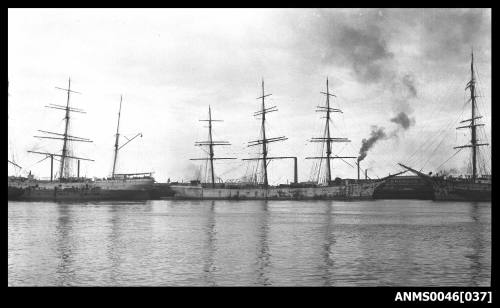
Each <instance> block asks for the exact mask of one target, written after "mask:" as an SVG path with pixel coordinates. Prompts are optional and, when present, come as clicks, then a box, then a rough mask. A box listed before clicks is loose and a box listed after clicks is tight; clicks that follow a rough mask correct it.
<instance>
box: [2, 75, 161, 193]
mask: <svg viewBox="0 0 500 308" xmlns="http://www.w3.org/2000/svg"><path fill="white" fill-rule="evenodd" d="M56 88H57V87H56ZM57 89H60V90H63V91H65V92H67V101H66V105H65V106H64V105H55V104H50V105H49V106H46V107H48V108H51V109H58V110H63V111H65V118H64V120H65V129H64V132H63V133H62V134H61V133H55V132H49V131H43V130H39V132H41V133H43V134H44V135H43V136H35V137H37V138H40V139H52V140H54V139H55V140H62V141H63V146H62V150H61V153H60V154H59V153H50V152H39V151H28V152H29V153H33V154H38V155H43V156H45V157H44V158H43V159H42V160H40V161H39V162H41V161H43V160H45V159H49V158H50V180H41V179H35V178H34V177H33V176H32V175H31V173H30V176H28V178H18V177H9V179H8V190H9V200H25V201H63V200H64V201H88V200H144V199H149V196H150V192H151V189H152V187H153V184H154V178H153V177H152V173H151V172H145V173H123V174H117V173H115V168H116V161H117V156H118V151H119V150H120V149H121V148H122V147H124V146H125V145H126V144H128V143H129V142H131V141H132V140H133V139H135V138H136V137H138V136H141V137H142V134H141V133H139V134H137V135H136V136H134V137H133V138H131V139H128V141H127V142H126V143H125V144H123V145H121V146H119V135H120V134H119V125H120V113H121V104H122V99H121V97H120V110H119V112H118V125H117V131H116V140H115V153H114V160H113V171H112V175H111V177H109V178H103V179H98V178H87V177H80V161H94V160H92V159H89V158H83V157H77V156H75V155H74V154H73V153H72V151H71V150H70V147H69V143H70V142H92V141H91V140H90V139H88V138H82V137H76V136H73V135H70V134H69V127H70V118H71V117H70V114H71V112H76V113H85V112H84V111H83V110H82V109H79V108H75V107H71V106H70V95H71V93H79V92H76V91H73V90H71V79H69V80H68V88H67V89H62V88H57ZM54 160H58V161H59V162H60V165H59V173H58V177H57V179H55V177H54ZM71 160H76V161H77V164H78V167H77V174H76V176H74V175H73V174H72V172H71V171H72V170H71V167H70V166H71V165H70V161H71Z"/></svg>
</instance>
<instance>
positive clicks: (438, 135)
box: [406, 104, 466, 163]
mask: <svg viewBox="0 0 500 308" xmlns="http://www.w3.org/2000/svg"><path fill="white" fill-rule="evenodd" d="M465 105H466V104H464V105H463V106H462V112H461V113H460V115H459V116H458V118H457V120H455V121H451V122H449V123H448V125H447V126H446V127H444V128H443V129H441V130H439V131H438V133H437V134H436V135H435V136H433V137H431V142H428V143H427V145H426V146H424V147H421V148H417V149H416V150H415V152H414V153H413V154H412V155H411V156H410V158H408V159H407V160H406V162H407V163H408V162H410V161H411V159H412V158H413V156H414V155H415V154H416V153H418V152H419V151H421V153H422V154H424V152H425V151H427V149H429V148H430V147H431V146H432V145H433V144H434V143H435V142H436V141H437V140H439V139H438V138H439V137H440V135H442V134H445V133H446V132H447V131H448V130H450V129H451V127H452V126H453V125H455V124H456V122H457V121H459V120H460V118H461V117H462V115H463V113H464V112H465Z"/></svg>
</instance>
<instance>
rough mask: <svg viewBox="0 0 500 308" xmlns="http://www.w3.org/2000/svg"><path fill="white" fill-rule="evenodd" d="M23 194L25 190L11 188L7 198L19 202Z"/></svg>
mask: <svg viewBox="0 0 500 308" xmlns="http://www.w3.org/2000/svg"><path fill="white" fill-rule="evenodd" d="M22 194H23V190H22V189H21V188H17V187H11V186H9V189H8V193H7V197H8V199H9V200H18V199H19V198H20V197H21V195H22Z"/></svg>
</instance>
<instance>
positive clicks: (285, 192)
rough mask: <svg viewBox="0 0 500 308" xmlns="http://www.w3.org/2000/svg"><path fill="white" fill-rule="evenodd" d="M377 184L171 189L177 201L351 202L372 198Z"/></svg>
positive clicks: (184, 187)
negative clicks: (322, 200) (319, 200)
mask: <svg viewBox="0 0 500 308" xmlns="http://www.w3.org/2000/svg"><path fill="white" fill-rule="evenodd" d="M378 185H380V183H366V184H348V185H337V186H324V187H320V186H318V187H269V188H267V189H264V188H205V187H201V186H181V185H179V186H171V187H170V188H171V189H172V190H173V191H174V193H175V195H174V197H175V198H178V199H208V200H217V199H237V200H262V199H265V200H269V199H271V200H307V199H310V200H316V199H326V200H353V199H372V198H373V192H374V191H375V188H376V187H377V186H378Z"/></svg>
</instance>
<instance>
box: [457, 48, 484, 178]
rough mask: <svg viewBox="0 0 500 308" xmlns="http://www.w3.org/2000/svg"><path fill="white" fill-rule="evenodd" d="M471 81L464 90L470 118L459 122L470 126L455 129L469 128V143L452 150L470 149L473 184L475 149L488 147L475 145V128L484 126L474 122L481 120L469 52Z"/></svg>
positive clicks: (472, 59)
mask: <svg viewBox="0 0 500 308" xmlns="http://www.w3.org/2000/svg"><path fill="white" fill-rule="evenodd" d="M470 71H471V79H470V81H469V83H467V87H466V88H465V89H466V90H467V89H469V90H470V101H471V118H470V119H467V120H463V121H460V123H464V122H470V125H465V126H459V127H457V129H461V128H470V129H471V143H470V144H466V145H463V146H458V147H454V149H461V148H467V147H470V148H471V149H472V182H473V183H475V182H476V179H477V149H476V148H477V147H479V146H484V145H488V144H487V143H477V141H478V140H477V136H476V127H477V126H484V124H476V120H478V119H480V118H482V117H481V116H476V79H475V77H474V52H471V64H470Z"/></svg>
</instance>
